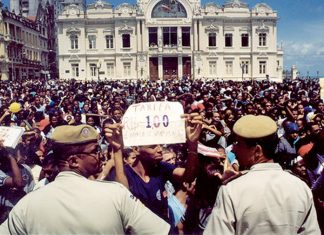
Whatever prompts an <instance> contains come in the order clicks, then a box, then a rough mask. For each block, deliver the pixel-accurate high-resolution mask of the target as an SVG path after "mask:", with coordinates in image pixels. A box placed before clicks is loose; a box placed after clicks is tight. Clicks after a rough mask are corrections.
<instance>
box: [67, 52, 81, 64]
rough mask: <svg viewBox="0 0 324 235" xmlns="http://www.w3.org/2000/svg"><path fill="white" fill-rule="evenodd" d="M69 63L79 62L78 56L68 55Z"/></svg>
mask: <svg viewBox="0 0 324 235" xmlns="http://www.w3.org/2000/svg"><path fill="white" fill-rule="evenodd" d="M69 61H70V62H73V61H74V62H77V61H80V58H79V56H78V55H76V54H71V55H70V58H69Z"/></svg>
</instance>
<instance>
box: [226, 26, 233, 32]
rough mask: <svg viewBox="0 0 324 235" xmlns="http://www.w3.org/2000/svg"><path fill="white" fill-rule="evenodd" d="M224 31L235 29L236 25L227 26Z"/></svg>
mask: <svg viewBox="0 0 324 235" xmlns="http://www.w3.org/2000/svg"><path fill="white" fill-rule="evenodd" d="M224 31H234V27H232V26H225V28H224Z"/></svg>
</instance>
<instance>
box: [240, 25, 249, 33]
mask: <svg viewBox="0 0 324 235" xmlns="http://www.w3.org/2000/svg"><path fill="white" fill-rule="evenodd" d="M250 30H251V28H250V27H248V26H244V27H241V28H240V32H250Z"/></svg>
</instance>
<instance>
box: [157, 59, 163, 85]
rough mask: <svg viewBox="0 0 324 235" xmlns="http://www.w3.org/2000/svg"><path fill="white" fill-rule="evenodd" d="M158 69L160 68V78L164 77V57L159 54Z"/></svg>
mask: <svg viewBox="0 0 324 235" xmlns="http://www.w3.org/2000/svg"><path fill="white" fill-rule="evenodd" d="M158 69H159V79H163V57H162V56H161V55H159V57H158Z"/></svg>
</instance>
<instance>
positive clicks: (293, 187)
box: [204, 163, 320, 235]
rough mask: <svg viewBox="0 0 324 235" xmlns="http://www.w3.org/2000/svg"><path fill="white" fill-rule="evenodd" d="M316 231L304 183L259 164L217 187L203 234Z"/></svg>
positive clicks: (275, 166) (274, 167) (272, 166)
mask: <svg viewBox="0 0 324 235" xmlns="http://www.w3.org/2000/svg"><path fill="white" fill-rule="evenodd" d="M297 231H299V232H300V233H298V234H316V235H317V234H318V235H319V234H320V230H319V226H318V222H317V218H316V212H315V207H314V203H313V197H312V193H311V191H310V189H309V188H308V186H307V185H306V184H305V183H304V182H302V181H301V180H300V179H298V178H297V177H295V176H293V175H291V174H290V173H288V172H285V171H283V170H282V168H281V167H280V165H279V164H276V163H261V164H256V165H254V166H253V167H252V168H251V170H250V171H249V172H248V173H247V174H245V175H243V176H241V177H239V178H237V179H235V180H233V181H231V182H229V183H228V184H227V185H224V186H222V187H221V188H220V190H219V192H218V195H217V198H216V202H215V206H214V209H213V212H212V215H211V216H210V219H209V221H208V224H207V227H206V229H205V231H204V234H221V235H226V234H240V235H246V234H267V235H268V234H297Z"/></svg>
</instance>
